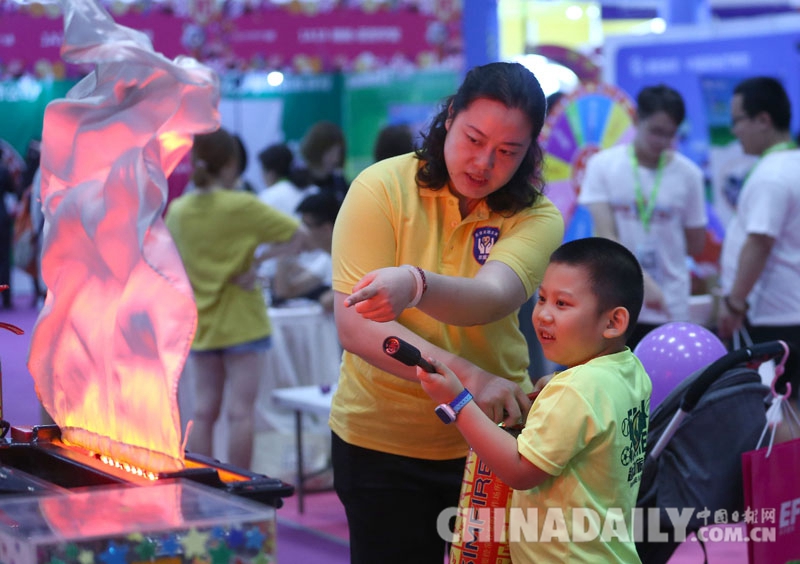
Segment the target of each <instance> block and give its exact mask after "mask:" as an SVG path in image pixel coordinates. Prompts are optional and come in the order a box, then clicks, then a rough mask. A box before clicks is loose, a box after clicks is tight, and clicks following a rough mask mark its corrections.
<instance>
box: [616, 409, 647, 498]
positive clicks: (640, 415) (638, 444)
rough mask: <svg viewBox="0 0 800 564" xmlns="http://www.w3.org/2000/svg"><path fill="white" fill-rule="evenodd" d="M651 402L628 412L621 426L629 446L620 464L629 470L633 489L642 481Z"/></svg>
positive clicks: (629, 479) (629, 481)
mask: <svg viewBox="0 0 800 564" xmlns="http://www.w3.org/2000/svg"><path fill="white" fill-rule="evenodd" d="M648 404H649V402H645V401H644V400H642V402H641V405H639V406H634V407H632V408H631V409H629V410H628V414H627V416H626V417H625V418H624V419H623V420H622V424H621V425H620V427H621V429H622V435H623V436H624V437H627V438H628V441H629V444H628V446H626V447H625V448H624V449H623V450H622V456H621V459H620V462H621V463H622V465H623V466H626V467H627V470H628V484H629V485H630V486H631V487H633V486H634V485H635V484H636V483H637V482H639V481H640V480H641V479H642V468H643V467H644V458H645V456H644V455H645V451H644V449H645V445H646V444H647V427H648V420H649V414H650V406H649V405H648Z"/></svg>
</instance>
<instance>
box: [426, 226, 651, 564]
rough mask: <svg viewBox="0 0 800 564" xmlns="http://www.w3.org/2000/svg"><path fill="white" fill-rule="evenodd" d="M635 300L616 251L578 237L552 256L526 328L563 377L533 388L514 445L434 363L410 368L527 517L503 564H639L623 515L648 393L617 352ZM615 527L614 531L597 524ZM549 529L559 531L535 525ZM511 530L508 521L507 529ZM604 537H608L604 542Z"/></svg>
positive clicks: (636, 468)
mask: <svg viewBox="0 0 800 564" xmlns="http://www.w3.org/2000/svg"><path fill="white" fill-rule="evenodd" d="M643 295H644V284H643V276H642V269H641V267H640V265H639V263H638V261H637V260H636V257H635V256H634V255H633V254H631V252H630V251H628V250H627V249H626V248H625V247H623V246H622V245H620V244H619V243H616V242H614V241H611V240H609V239H604V238H601V237H589V238H586V239H576V240H574V241H571V242H569V243H565V244H564V245H562V246H561V247H560V248H559V249H557V250H556V251H555V252H554V253H553V255H552V256H551V258H550V265H549V266H548V267H547V270H546V271H545V274H544V280H543V281H542V285H541V286H540V287H539V295H538V299H537V301H536V305H535V306H534V310H533V325H534V327H535V329H536V335H537V337H538V339H539V342H540V343H541V345H542V349H543V350H544V354H545V356H546V357H547V359H548V360H550V361H552V362H555V363H557V364H559V365H563V366H566V369H565V370H564V371H562V372H559V373H557V374H556V375H555V376H554V377H553V378H552V379H550V380H549V382H547V384H545V386H544V387H543V388H542V390H541V392H540V393H539V395H538V397H537V398H536V400H535V401H534V404H533V407H532V409H531V410H530V411H529V412H528V416H527V420H526V422H525V427H524V429H523V431H522V434H521V435H520V436H519V438H518V439H515V438H514V437H513V436H512V435H511V434H509V433H507V432H506V431H505V430H503V429H501V428H500V427H498V426H497V423H496V421H494V420H492V419H490V418H489V417H487V416H486V414H485V413H484V412H483V411H481V409H480V408H479V407H478V405H477V404H476V403H475V402H473V401H471V395H470V393H469V391H468V388H465V386H464V383H463V381H464V379H463V378H462V379H459V378H458V377H457V376H456V373H454V372H453V371H452V370H450V368H448V367H447V365H446V364H445V363H442V362H439V361H437V360H435V359H431V361H430V362H431V363H432V364H433V366H434V367H435V368H436V370H437V372H436V373H428V372H425V371H423V370H421V369H417V376H418V377H419V379H420V381H421V383H422V388H423V389H424V390H425V391H426V392H427V393H428V394H429V395H430V397H431V398H432V399H433V400H434V401H435V402H437V403H439V404H440V406H439V407H438V408H437V409H438V410H439V411H441V410H445V411H447V407H450V408H451V409H450V413H451V414H452V416H451V417H452V418H451V419H449V420H448V421H449V422H455V427H456V428H457V429H458V430H459V431H460V432H461V434H462V435H463V436H464V437H465V438H466V440H467V442H469V444H470V446H471V447H472V448H473V449H474V450H475V453H476V454H477V455H478V456H479V457H480V459H481V461H482V463H484V464H486V465H487V466H488V467H489V468H491V470H492V471H493V472H494V473H495V474H496V475H497V477H499V478H500V479H501V480H502V481H503V482H505V483H506V484H508V485H509V486H511V488H513V489H514V492H513V494H512V498H511V506H512V508H519V509H521V510H522V512H521V513H522V516H523V517H524V519H525V520H526V522H528V523H530V522H533V518H534V517H536V518H537V521H536V522H537V525H538V529H537V530H536V531H535V534H534V535H533V536H534V537H535V538H533V539H526V538H524V537H520V538H519V540H517V541H513V540H512V542H511V543H510V548H511V559H512V561H513V562H514V564H524V563H528V562H529V563H534V562H535V563H538V562H604V563H606V562H624V563H630V562H638V561H639V557H638V555H637V553H636V545H635V543H634V536H633V523H632V521H631V516H632V514H633V513H632V512H633V508H634V507H635V506H636V497H637V495H638V492H639V483H640V480H641V474H642V464H643V462H644V457H645V450H644V449H645V442H646V440H647V429H648V422H649V413H650V405H649V404H650V392H651V390H652V384H651V382H650V379H649V378H648V376H647V373H646V372H645V370H644V368H643V367H642V363H641V362H639V360H638V359H637V358H636V356H635V355H634V354H633V353H632V352H631V350H630V348H628V347H627V346H626V344H625V343H626V340H627V339H628V337H629V336H630V335H631V333H632V332H633V330H634V327H635V325H636V318H637V316H638V315H639V311H640V310H641V307H642V300H643ZM454 366H455V365H454ZM456 370H458V368H456ZM456 400H457V401H456ZM454 402H455V404H456V407H459V406H460V407H461V409H460V410H458V409H454V408H453V407H452V406H453V403H454ZM445 406H447V407H445ZM443 426H444V425H443ZM576 509H578V510H579V511H578V512H575V510H576ZM519 514H520V513H517V515H519ZM511 515H512V516H513V515H514V512H513V511H512V513H511ZM576 516H577V517H579V518H580V519H583V517H584V516H589V517H588V518H589V519H590V520H591V519H594V520H595V522H594V524H595V525H596V529H595V530H596V532H597V534H589V533H587V532H586V530H585V528H584V527H581V528H580V529H579V530H575V529H574V528H573V525H574V523H575V517H576ZM615 518H620V519H622V521H621V522H622V523H623V524H624V527H622V528H620V527H619V525H618V524H615V525H614V526H608V525H607V524H606V521H607V520H608V519H615ZM580 519H579V522H581V523H582V521H580ZM556 522H557V523H561V528H562V529H561V530H558V527H551V526H548V525H547V523H556ZM516 525H519V523H517V524H516ZM514 529H515V523H514V522H513V521H512V519H511V518H509V530H510V531H511V530H514ZM586 529H588V527H586ZM609 530H613V531H616V532H618V533H619V534H617V535H608V531H609ZM604 536H608V537H609V538H604ZM510 538H512V539H513V537H510Z"/></svg>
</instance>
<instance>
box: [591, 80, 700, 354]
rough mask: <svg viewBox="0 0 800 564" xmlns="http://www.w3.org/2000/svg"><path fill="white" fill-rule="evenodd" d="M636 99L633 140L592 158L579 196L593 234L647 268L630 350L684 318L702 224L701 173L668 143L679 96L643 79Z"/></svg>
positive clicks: (678, 116)
mask: <svg viewBox="0 0 800 564" xmlns="http://www.w3.org/2000/svg"><path fill="white" fill-rule="evenodd" d="M636 102H637V112H636V135H635V138H634V140H633V142H632V143H630V144H623V145H617V146H615V147H611V148H609V149H605V150H603V151H601V152H599V153H597V154H596V155H594V156H593V157H591V158H590V159H589V162H588V163H587V166H586V172H585V175H584V178H583V183H582V185H581V191H580V195H579V197H578V202H579V203H580V204H582V205H585V206H586V207H587V208H588V209H589V211H590V212H591V214H592V221H593V223H594V229H595V235H597V236H600V237H606V238H609V239H613V240H615V241H618V242H620V243H622V244H623V245H625V246H626V247H627V248H628V249H629V250H630V251H631V252H633V253H634V254H635V255H636V257H637V258H638V259H639V262H640V263H641V265H642V268H643V269H644V271H645V304H644V307H643V308H642V312H641V314H640V316H639V322H638V323H637V326H636V330H635V331H634V333H633V335H632V336H631V337H630V338H629V339H628V345H629V346H630V347H631V349H633V348H634V347H635V346H636V344H637V343H638V342H639V341H640V340H641V339H642V337H644V335H646V334H647V333H649V332H650V331H652V330H653V329H655V328H656V327H658V326H659V325H661V324H663V323H666V322H669V321H688V320H689V295H690V293H691V279H690V272H689V267H688V265H687V256H697V255H699V254H700V253H701V252H702V251H703V247H704V245H705V240H706V224H707V223H708V217H707V215H706V201H705V189H704V183H703V173H702V171H701V170H700V168H699V167H698V166H697V165H696V164H694V163H693V162H692V161H691V160H689V159H688V158H686V157H685V156H683V155H681V154H680V153H678V152H677V151H675V150H673V148H672V146H673V142H674V139H675V135H676V133H677V132H678V127H679V126H680V124H681V123H682V122H683V120H684V118H685V116H686V109H685V106H684V102H683V99H682V98H681V95H680V94H679V93H678V92H677V91H675V90H674V89H672V88H670V87H668V86H664V85H658V86H649V87H646V88H644V89H642V90H641V91H640V92H639V95H638V96H637V99H636Z"/></svg>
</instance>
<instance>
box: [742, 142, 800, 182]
mask: <svg viewBox="0 0 800 564" xmlns="http://www.w3.org/2000/svg"><path fill="white" fill-rule="evenodd" d="M795 147H797V143H795V142H794V141H781V142H780V143H775V144H774V145H773V146H772V147H770V148H769V149H767V150H766V151H764V153H763V154H762V155H761V156H760V157H758V160H757V161H756V164H754V165H753V166H752V167H750V170H748V171H747V174H745V175H744V180H742V187H744V185H745V183H746V182H747V179H748V178H750V175H751V174H752V173H753V171H754V170H755V169H756V167H757V166H758V164H759V163H760V162H761V160H762V159H763V158H764V157H766V156H767V155H769V154H770V153H777V152H778V151H788V150H789V149H794V148H795Z"/></svg>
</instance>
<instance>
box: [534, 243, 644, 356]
mask: <svg viewBox="0 0 800 564" xmlns="http://www.w3.org/2000/svg"><path fill="white" fill-rule="evenodd" d="M550 263H558V264H566V265H570V266H580V267H583V268H585V269H586V270H587V272H588V274H589V282H590V286H591V288H592V292H594V294H595V296H597V304H598V307H599V310H600V311H607V310H609V309H612V308H615V307H620V306H622V307H624V308H625V309H627V310H628V314H629V315H630V321H629V322H628V329H627V330H626V331H625V339H626V340H627V339H628V337H630V336H631V333H633V329H634V327H635V326H636V322H637V321H638V319H639V312H640V311H641V310H642V302H643V301H644V276H643V274H642V267H641V265H640V264H639V261H638V260H636V257H635V256H634V255H633V253H632V252H630V251H629V250H628V249H626V248H625V247H624V246H622V245H620V244H619V243H617V242H615V241H612V240H611V239H606V238H604V237H586V238H584V239H575V240H574V241H569V242H567V243H564V244H563V245H561V246H560V247H559V248H557V249H556V250H555V251H553V254H552V255H550Z"/></svg>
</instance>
